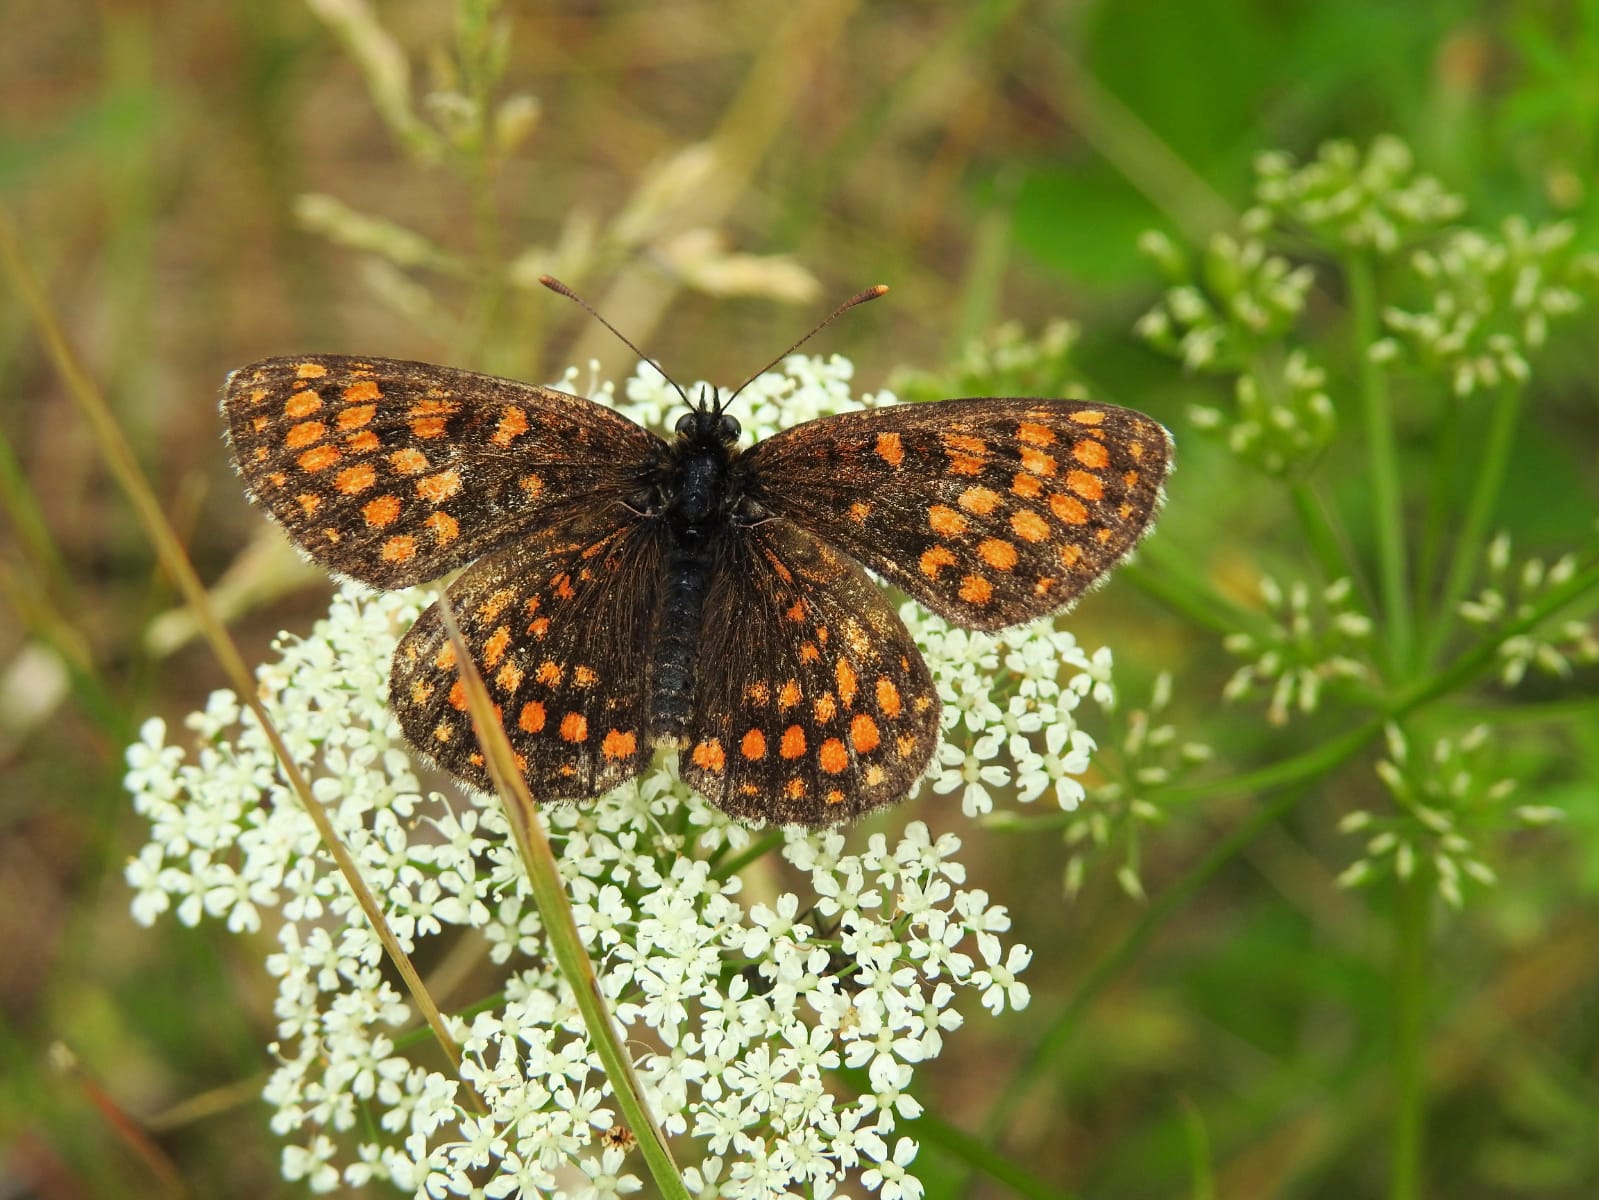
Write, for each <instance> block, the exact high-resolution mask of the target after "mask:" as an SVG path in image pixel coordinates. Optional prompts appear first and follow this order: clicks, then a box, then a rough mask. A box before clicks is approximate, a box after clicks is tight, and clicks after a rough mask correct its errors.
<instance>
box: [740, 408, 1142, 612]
mask: <svg viewBox="0 0 1599 1200" xmlns="http://www.w3.org/2000/svg"><path fill="white" fill-rule="evenodd" d="M1170 466H1171V440H1170V435H1169V434H1167V432H1166V431H1165V429H1163V428H1162V427H1161V426H1160V425H1158V424H1157V423H1156V422H1154V421H1152V420H1150V418H1148V417H1146V416H1144V415H1143V414H1142V413H1136V412H1132V411H1131V410H1129V409H1125V408H1116V407H1114V406H1112V405H1108V404H1091V403H1085V402H1081V401H1072V400H1025V399H1021V400H1016V399H975V400H944V401H938V402H934V403H926V404H899V405H893V406H891V407H887V408H879V409H870V410H866V411H861V412H851V413H843V414H840V415H837V416H832V417H823V418H821V419H820V420H816V421H810V422H807V423H806V424H803V425H797V426H795V427H794V428H792V429H788V430H785V431H784V432H782V433H779V434H776V435H775V436H773V437H771V438H768V439H767V440H765V441H763V442H759V443H757V444H756V445H755V446H754V447H752V448H751V449H750V450H749V451H748V452H746V453H745V454H744V455H742V456H741V457H740V459H739V460H738V462H737V463H735V471H740V472H742V476H741V479H742V481H743V482H744V486H745V487H746V488H747V489H748V490H749V492H750V494H751V495H752V497H753V498H754V499H755V500H756V502H757V503H758V504H759V505H760V507H761V509H762V510H763V511H765V512H767V513H770V514H772V515H774V516H781V517H787V518H788V519H790V520H792V521H794V522H795V523H796V524H798V525H800V526H802V527H804V528H805V529H807V530H809V531H810V532H812V533H814V534H816V535H817V536H818V537H820V538H822V539H823V540H825V541H827V542H829V543H831V544H832V545H833V546H835V547H837V548H838V549H840V550H843V551H844V552H846V553H847V554H849V555H851V556H852V557H854V558H855V559H857V560H859V561H860V562H862V563H864V564H865V565H867V566H868V567H871V568H872V569H873V570H875V571H878V572H879V573H881V574H882V575H883V576H885V577H886V578H887V579H889V580H890V581H892V582H893V583H895V584H897V585H899V586H900V587H901V588H903V589H904V590H905V591H906V592H908V593H909V594H910V595H911V596H913V597H914V598H915V599H916V600H918V601H920V602H921V603H922V604H924V605H925V606H926V607H928V608H930V609H932V610H933V611H934V612H936V613H938V614H939V615H940V616H942V617H944V618H946V619H948V620H950V621H952V622H954V623H955V624H957V625H962V626H965V627H967V628H971V629H1000V628H1004V627H1005V626H1008V625H1014V624H1017V623H1019V622H1022V621H1026V620H1028V619H1030V618H1033V617H1038V616H1042V615H1044V614H1045V613H1050V612H1054V611H1056V610H1057V609H1060V608H1063V607H1065V606H1066V605H1067V604H1069V603H1071V601H1072V600H1074V599H1075V598H1076V597H1077V596H1078V595H1080V594H1081V593H1082V592H1083V591H1084V590H1086V589H1087V588H1088V587H1090V586H1092V585H1093V584H1094V583H1095V582H1096V581H1097V580H1099V579H1100V578H1102V577H1103V576H1104V574H1105V573H1106V572H1107V571H1109V570H1110V568H1111V567H1113V566H1114V565H1115V564H1116V563H1117V562H1118V561H1120V560H1121V558H1122V557H1124V556H1125V555H1126V554H1127V552H1128V551H1129V550H1131V549H1132V548H1133V546H1134V545H1136V544H1137V542H1138V540H1139V538H1140V537H1142V536H1143V534H1144V532H1145V531H1146V530H1147V529H1148V527H1149V525H1150V522H1151V521H1152V519H1153V517H1154V515H1155V512H1156V510H1157V509H1158V508H1159V507H1160V502H1161V496H1162V491H1161V489H1162V486H1163V484H1164V482H1165V478H1166V475H1167V472H1168V471H1169V469H1170Z"/></svg>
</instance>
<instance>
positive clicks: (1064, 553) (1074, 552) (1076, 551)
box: [1058, 542, 1083, 568]
mask: <svg viewBox="0 0 1599 1200" xmlns="http://www.w3.org/2000/svg"><path fill="white" fill-rule="evenodd" d="M1058 553H1059V555H1060V561H1061V562H1062V563H1063V564H1064V565H1065V566H1066V567H1067V568H1071V567H1075V566H1076V565H1077V564H1078V563H1079V562H1081V561H1082V558H1083V551H1082V547H1081V546H1074V545H1072V544H1071V543H1070V542H1066V543H1063V544H1062V546H1061V548H1060V550H1059V552H1058Z"/></svg>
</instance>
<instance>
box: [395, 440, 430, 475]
mask: <svg viewBox="0 0 1599 1200" xmlns="http://www.w3.org/2000/svg"><path fill="white" fill-rule="evenodd" d="M389 465H390V466H391V467H393V468H394V469H395V470H396V471H398V472H399V473H400V474H401V475H418V474H421V473H422V472H423V471H426V470H427V469H428V467H430V466H431V465H432V464H431V463H429V462H428V456H427V455H425V454H423V453H422V451H420V450H418V449H416V448H415V447H413V446H407V447H406V448H405V449H404V450H396V451H395V452H394V453H393V454H391V455H389Z"/></svg>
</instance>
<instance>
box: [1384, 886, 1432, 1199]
mask: <svg viewBox="0 0 1599 1200" xmlns="http://www.w3.org/2000/svg"><path fill="white" fill-rule="evenodd" d="M1432 900H1433V896H1432V878H1431V872H1430V871H1428V870H1427V869H1426V867H1425V866H1418V867H1417V869H1416V870H1415V871H1414V872H1413V873H1412V874H1411V876H1410V878H1408V879H1401V880H1398V881H1397V888H1396V892H1395V895H1394V907H1393V922H1394V980H1393V986H1394V1058H1393V1086H1394V1102H1393V1144H1392V1159H1391V1162H1390V1173H1389V1188H1388V1195H1389V1197H1390V1198H1391V1200H1420V1198H1421V1196H1422V1194H1423V1189H1422V1147H1423V1141H1424V1122H1425V1119H1426V1067H1427V1057H1426V1050H1427V1045H1426V1041H1427V1039H1426V1024H1427V952H1428V943H1429V934H1430V927H1431V923H1432Z"/></svg>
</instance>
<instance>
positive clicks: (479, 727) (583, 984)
mask: <svg viewBox="0 0 1599 1200" xmlns="http://www.w3.org/2000/svg"><path fill="white" fill-rule="evenodd" d="M437 603H438V608H439V618H440V620H441V621H442V622H443V624H444V629H445V632H446V634H448V636H449V639H450V645H451V646H452V647H453V648H454V650H455V655H456V662H457V664H458V666H457V672H458V675H459V677H460V680H461V684H462V687H463V688H464V690H465V693H466V703H467V710H468V711H469V712H470V714H471V716H472V728H473V730H474V732H475V733H476V735H477V740H478V745H479V746H480V747H481V748H482V750H483V758H484V765H485V767H486V769H487V770H488V773H489V777H490V779H492V780H493V782H494V787H495V790H496V791H497V792H498V793H499V795H500V800H501V802H502V804H503V806H504V812H505V817H506V823H507V824H509V825H510V827H511V834H512V836H513V838H514V839H515V841H516V848H517V853H518V854H519V855H520V856H521V859H522V867H523V869H524V870H525V871H526V872H527V880H528V886H529V888H530V889H531V891H532V892H533V903H534V904H535V905H537V906H538V911H539V919H540V920H541V921H543V923H544V936H545V938H546V940H547V941H548V942H549V946H550V952H551V953H552V954H553V955H554V957H555V965H556V967H557V968H558V969H559V971H560V973H561V978H562V979H563V980H565V981H566V985H567V987H569V988H571V989H572V999H573V1002H574V1003H575V1004H576V1005H577V1010H578V1012H579V1013H580V1014H581V1015H582V1017H583V1025H584V1028H586V1029H587V1030H588V1035H589V1045H591V1046H592V1047H593V1048H594V1053H595V1055H596V1056H597V1057H598V1058H599V1060H600V1064H601V1066H602V1067H603V1068H604V1070H605V1078H606V1080H607V1082H609V1083H610V1085H611V1095H612V1096H614V1097H615V1099H616V1104H617V1107H618V1108H620V1109H621V1110H622V1117H623V1119H624V1120H625V1121H626V1122H627V1124H628V1127H629V1128H630V1129H631V1130H632V1132H633V1136H634V1137H636V1138H637V1139H638V1147H639V1151H640V1152H641V1153H642V1154H643V1155H644V1164H645V1166H646V1167H647V1168H648V1170H649V1173H650V1178H651V1179H652V1180H653V1181H654V1183H655V1186H656V1188H657V1189H658V1190H659V1192H660V1194H661V1195H662V1196H664V1197H666V1198H667V1200H689V1194H688V1188H687V1186H686V1185H685V1184H684V1183H683V1176H682V1173H681V1172H680V1171H679V1170H678V1168H677V1164H676V1163H675V1162H673V1161H672V1152H671V1149H670V1148H669V1147H668V1146H667V1144H666V1137H665V1135H664V1134H663V1133H662V1132H661V1127H660V1125H659V1124H658V1123H657V1122H656V1120H655V1116H654V1114H652V1113H651V1112H650V1109H649V1104H648V1103H647V1102H646V1101H645V1098H644V1089H643V1087H642V1086H641V1085H640V1083H639V1078H638V1074H637V1072H636V1071H634V1069H633V1059H632V1057H631V1056H630V1055H629V1054H628V1052H627V1047H626V1046H625V1045H623V1043H622V1031H620V1030H619V1029H618V1028H617V1024H616V1021H615V1019H614V1018H613V1017H612V1016H611V1008H610V1005H609V1004H608V1003H607V1002H606V999H605V993H604V992H602V991H601V990H600V981H599V977H598V976H597V975H596V973H595V970H594V962H593V960H592V959H591V958H589V953H588V947H586V946H585V945H584V944H583V935H582V933H581V932H580V931H579V930H578V927H577V918H575V917H574V916H573V915H572V903H571V901H570V899H568V897H567V894H566V884H565V882H564V881H563V880H562V879H561V868H560V865H559V864H558V863H557V862H556V861H555V851H554V850H553V849H552V848H551V846H550V839H549V835H548V834H547V833H546V832H545V829H544V818H543V816H542V815H541V814H540V813H539V811H538V805H537V804H536V803H535V802H534V799H533V797H532V795H531V794H530V793H529V792H528V788H527V782H526V780H524V779H523V778H522V776H521V774H520V772H519V770H518V768H517V766H516V759H515V755H514V753H513V752H512V750H511V744H510V742H509V741H507V740H506V736H505V728H504V726H503V725H501V724H500V721H499V717H498V715H497V712H496V710H495V707H494V702H493V700H492V699H491V698H490V697H489V693H488V689H487V688H486V687H485V686H484V684H483V677H482V676H481V675H480V674H479V673H478V669H477V664H476V662H474V661H473V658H472V654H471V651H470V650H469V649H468V648H467V645H466V643H465V641H463V640H462V638H461V631H460V628H459V627H458V626H457V625H456V621H455V613H454V611H453V610H452V609H451V607H450V602H449V598H448V597H447V596H446V595H445V593H444V591H443V589H439V591H438V599H437Z"/></svg>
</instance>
